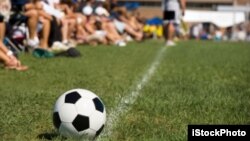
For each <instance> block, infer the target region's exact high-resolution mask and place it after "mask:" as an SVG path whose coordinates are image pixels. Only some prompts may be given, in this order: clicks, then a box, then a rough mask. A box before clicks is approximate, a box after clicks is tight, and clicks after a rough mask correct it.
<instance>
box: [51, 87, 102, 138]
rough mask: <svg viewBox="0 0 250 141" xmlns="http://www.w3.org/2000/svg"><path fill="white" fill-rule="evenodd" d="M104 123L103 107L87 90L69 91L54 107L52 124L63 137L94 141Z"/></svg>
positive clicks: (98, 99)
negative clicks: (91, 140) (92, 140)
mask: <svg viewBox="0 0 250 141" xmlns="http://www.w3.org/2000/svg"><path fill="white" fill-rule="evenodd" d="M105 122H106V110H105V106H104V104H103V102H102V101H101V99H100V98H99V97H98V96H97V95H95V94H94V93H93V92H91V91H89V90H85V89H72V90H69V91H67V92H65V93H64V94H62V95H61V96H60V97H59V98H58V99H57V101H56V103H55V105H54V111H53V124H54V126H55V127H56V129H57V130H58V131H59V133H60V134H61V135H62V136H64V137H70V138H75V139H95V138H96V137H97V136H98V135H99V134H100V133H101V131H102V130H103V128H104V124H105Z"/></svg>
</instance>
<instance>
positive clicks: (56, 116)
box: [53, 112, 62, 129]
mask: <svg viewBox="0 0 250 141" xmlns="http://www.w3.org/2000/svg"><path fill="white" fill-rule="evenodd" d="M61 123H62V121H61V119H60V116H59V113H58V112H54V113H53V124H54V126H55V127H56V128H57V129H59V127H60V125H61Z"/></svg>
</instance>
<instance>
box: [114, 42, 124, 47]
mask: <svg viewBox="0 0 250 141" xmlns="http://www.w3.org/2000/svg"><path fill="white" fill-rule="evenodd" d="M116 45H117V46H118V47H125V46H126V45H127V44H126V43H125V42H124V41H117V42H116Z"/></svg>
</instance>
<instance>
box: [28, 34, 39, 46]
mask: <svg viewBox="0 0 250 141" xmlns="http://www.w3.org/2000/svg"><path fill="white" fill-rule="evenodd" d="M27 45H28V46H30V47H33V48H37V47H38V46H39V39H38V38H37V37H36V38H34V39H28V40H27Z"/></svg>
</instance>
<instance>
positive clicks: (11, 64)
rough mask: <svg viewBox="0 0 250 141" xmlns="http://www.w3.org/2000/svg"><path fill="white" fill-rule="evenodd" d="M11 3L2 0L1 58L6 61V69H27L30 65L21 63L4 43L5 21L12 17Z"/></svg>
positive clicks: (0, 9)
mask: <svg viewBox="0 0 250 141" xmlns="http://www.w3.org/2000/svg"><path fill="white" fill-rule="evenodd" d="M10 10H11V4H10V1H9V0H2V1H0V59H1V60H2V61H3V62H4V67H5V68H6V69H13V70H18V71H24V70H27V69H28V67H27V66H24V65H21V62H20V61H19V60H18V59H17V58H16V57H15V56H14V54H13V52H12V51H11V50H9V49H8V48H7V47H6V46H5V45H4V43H3V40H4V37H5V22H8V20H9V17H10Z"/></svg>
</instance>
